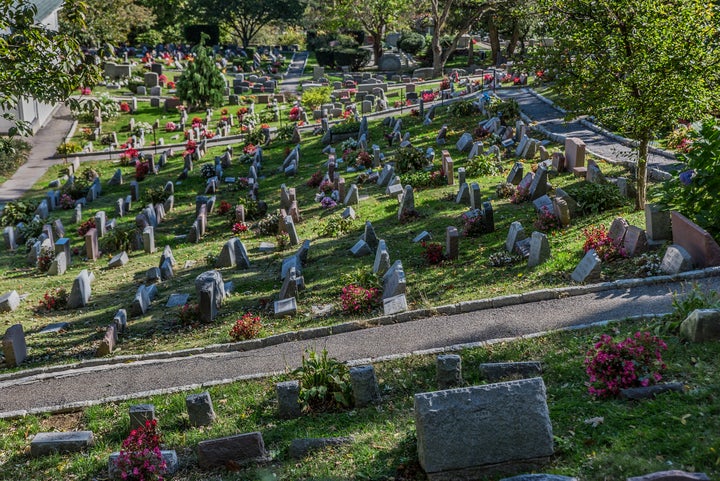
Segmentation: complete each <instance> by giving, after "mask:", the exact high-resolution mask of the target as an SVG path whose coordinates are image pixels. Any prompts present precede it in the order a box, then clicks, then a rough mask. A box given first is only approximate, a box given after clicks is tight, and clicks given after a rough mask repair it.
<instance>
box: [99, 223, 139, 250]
mask: <svg viewBox="0 0 720 481" xmlns="http://www.w3.org/2000/svg"><path fill="white" fill-rule="evenodd" d="M135 232H136V227H135V226H134V225H132V224H121V225H119V226H116V227H115V228H114V229H110V230H108V231H107V232H105V235H104V236H103V238H102V239H101V244H100V245H101V248H102V251H103V252H122V251H130V250H131V246H132V236H133V235H134V234H135Z"/></svg>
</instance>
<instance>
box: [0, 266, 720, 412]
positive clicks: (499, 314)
mask: <svg viewBox="0 0 720 481" xmlns="http://www.w3.org/2000/svg"><path fill="white" fill-rule="evenodd" d="M716 274H717V273H716ZM694 282H698V284H699V285H700V286H702V287H703V288H704V289H708V290H710V289H712V290H716V291H717V290H718V289H720V277H706V278H702V279H697V280H695V281H694ZM683 287H684V286H683V285H682V283H681V282H670V283H665V284H654V285H643V286H638V287H632V288H629V289H617V288H616V289H610V290H603V291H599V292H590V291H593V290H596V289H594V288H593V287H592V286H587V287H576V288H572V289H573V290H574V291H575V292H568V296H564V297H560V298H557V299H552V300H546V301H538V302H529V303H521V304H515V305H508V306H504V307H497V308H492V309H484V310H479V311H474V312H467V313H458V314H454V315H439V316H434V317H427V318H423V319H419V320H415V321H408V322H402V323H396V324H387V325H382V326H377V327H369V328H366V329H361V330H356V331H352V332H344V333H338V334H334V335H330V336H324V337H319V338H314V339H307V340H293V341H289V342H285V343H281V344H277V345H274V346H270V347H264V348H260V349H256V350H252V351H245V352H237V351H236V352H223V353H207V354H199V355H194V356H184V357H168V358H165V359H147V360H142V359H141V360H136V361H134V362H125V363H114V364H111V363H107V364H102V365H94V366H87V367H83V366H82V365H79V366H69V367H67V368H65V369H61V370H56V371H53V372H46V373H37V372H32V371H31V372H28V373H27V375H22V374H20V375H18V374H17V373H15V374H10V375H3V376H0V418H2V417H15V416H18V415H23V414H25V413H33V412H56V411H62V410H69V409H72V408H80V407H83V406H87V405H93V404H99V403H103V402H109V401H118V400H122V399H131V398H138V397H145V396H148V395H153V394H161V393H168V392H176V391H183V390H190V389H197V388H200V387H201V386H208V385H213V384H223V383H228V382H232V381H234V380H240V379H249V378H256V377H263V376H268V375H271V374H274V373H279V372H284V371H285V370H286V369H293V368H295V367H297V366H298V365H299V363H300V360H301V356H302V354H303V351H304V350H305V349H306V348H308V347H311V348H314V349H316V350H318V349H323V348H325V349H327V350H328V352H329V354H330V355H331V356H333V357H336V358H338V359H340V360H342V361H348V362H353V363H357V362H369V361H372V360H382V359H388V358H392V357H398V356H406V355H409V354H413V353H414V354H418V353H431V352H442V351H452V350H457V349H459V348H461V347H462V346H473V345H478V343H483V342H487V341H492V340H498V339H505V338H512V337H518V336H531V335H534V334H536V333H540V332H545V331H549V330H555V329H562V328H569V327H572V326H582V325H587V324H592V323H597V322H601V321H606V320H615V319H624V318H628V317H636V316H652V315H658V314H663V313H666V312H669V311H670V310H671V304H672V293H673V292H678V291H681V290H682V289H683ZM570 294H579V295H570ZM130 329H132V326H130ZM300 337H301V336H300V335H298V336H296V337H295V338H296V339H300ZM170 356H172V355H170Z"/></svg>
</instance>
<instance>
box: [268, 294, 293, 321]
mask: <svg viewBox="0 0 720 481" xmlns="http://www.w3.org/2000/svg"><path fill="white" fill-rule="evenodd" d="M273 313H274V316H275V317H286V316H294V315H295V314H297V301H296V300H295V298H294V297H289V298H287V299H279V300H277V301H275V302H274V304H273Z"/></svg>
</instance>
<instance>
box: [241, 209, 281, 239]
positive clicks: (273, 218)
mask: <svg viewBox="0 0 720 481" xmlns="http://www.w3.org/2000/svg"><path fill="white" fill-rule="evenodd" d="M245 215H246V216H247V212H246V213H245ZM279 224H280V214H278V213H275V214H268V215H266V216H265V217H264V218H263V219H260V220H259V221H258V222H256V223H255V225H254V226H253V229H255V230H256V231H257V232H258V234H260V235H275V234H277V232H278V226H279Z"/></svg>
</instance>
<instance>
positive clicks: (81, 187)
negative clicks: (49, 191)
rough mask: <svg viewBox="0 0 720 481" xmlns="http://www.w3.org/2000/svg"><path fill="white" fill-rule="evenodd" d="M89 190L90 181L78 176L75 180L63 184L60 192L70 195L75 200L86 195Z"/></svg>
mask: <svg viewBox="0 0 720 481" xmlns="http://www.w3.org/2000/svg"><path fill="white" fill-rule="evenodd" d="M89 190H90V182H87V181H86V180H85V179H82V178H80V177H78V178H76V179H75V182H68V183H66V184H65V185H63V186H62V188H61V189H60V193H61V194H67V195H69V196H70V197H71V198H72V199H73V200H78V199H81V198H83V197H85V196H86V195H87V193H88V191H89Z"/></svg>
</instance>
